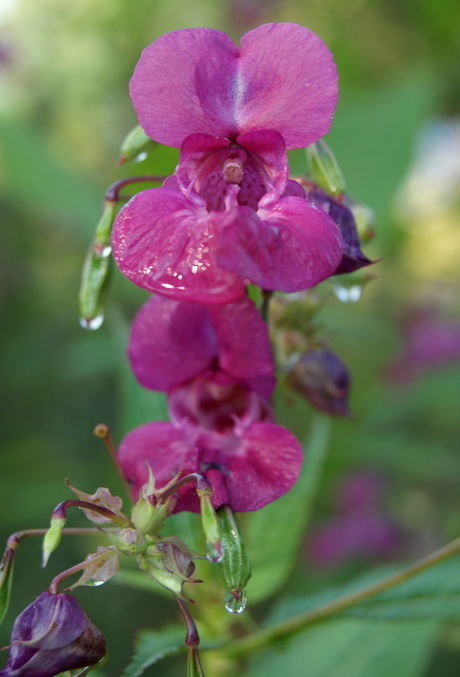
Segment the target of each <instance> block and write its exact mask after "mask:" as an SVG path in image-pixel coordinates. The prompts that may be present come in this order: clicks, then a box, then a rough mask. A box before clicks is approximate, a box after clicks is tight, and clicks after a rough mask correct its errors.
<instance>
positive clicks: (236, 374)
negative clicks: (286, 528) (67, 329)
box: [119, 296, 302, 512]
mask: <svg viewBox="0 0 460 677" xmlns="http://www.w3.org/2000/svg"><path fill="white" fill-rule="evenodd" d="M129 355H130V358H131V363H132V366H133V369H134V373H135V374H136V376H137V378H138V380H139V381H140V383H141V384H142V385H144V386H146V387H148V388H151V389H154V390H163V391H166V392H167V393H168V396H169V411H170V416H171V423H169V422H155V423H148V424H146V425H143V426H141V427H139V428H137V429H135V430H133V431H132V432H130V433H129V434H128V435H127V436H126V437H125V438H124V439H123V441H122V443H121V445H120V449H119V458H120V463H121V465H122V468H123V471H124V473H125V475H126V477H127V478H128V480H129V481H131V482H132V483H133V490H134V492H135V494H137V492H138V490H139V489H140V487H141V486H142V485H143V484H144V483H145V482H146V481H147V475H148V467H147V463H148V464H149V465H150V467H151V468H152V471H153V473H154V475H155V480H156V484H157V487H158V488H161V487H162V486H164V485H165V484H167V483H168V482H169V481H170V480H171V478H172V477H174V476H175V475H177V474H178V473H180V474H181V475H186V474H188V473H193V472H199V473H202V474H205V475H206V476H207V477H208V479H209V480H210V482H211V484H212V488H213V503H214V505H215V507H218V506H220V505H223V504H229V505H231V507H232V508H233V509H234V510H236V511H249V510H257V509H259V508H261V507H263V506H264V505H266V504H267V503H270V502H271V501H274V500H275V499H276V498H279V497H280V496H281V495H283V494H284V493H285V492H286V491H288V490H289V489H290V488H291V486H292V485H293V484H294V483H295V481H296V480H297V477H298V474H299V472H300V467H301V463H302V450H301V447H300V444H299V442H298V441H297V440H296V439H295V437H294V436H293V435H292V434H291V433H290V432H289V431H288V430H286V429H285V428H282V427H281V426H278V425H275V424H274V423H273V422H272V413H271V409H270V406H269V404H268V400H267V398H268V397H269V396H270V394H271V392H272V390H273V388H274V385H275V379H274V376H273V361H272V357H271V353H270V344H269V339H268V335H267V332H266V329H265V324H264V322H263V321H262V319H261V318H260V316H259V314H258V313H257V310H256V308H255V306H254V305H253V304H252V302H251V301H250V300H249V299H247V298H242V299H240V300H239V301H237V302H235V303H231V304H228V305H225V306H217V305H212V306H202V305H200V304H196V303H185V302H178V301H174V300H171V299H167V298H164V297H160V296H155V297H152V299H150V301H149V302H148V303H147V304H146V305H145V306H144V307H143V308H142V309H141V311H140V312H139V314H138V315H137V317H136V319H135V321H134V324H133V329H132V334H131V341H130V347H129ZM181 510H190V511H193V512H199V501H198V499H197V497H196V495H195V491H194V489H193V487H192V486H190V485H186V486H184V487H182V488H181V489H179V491H178V502H177V505H176V511H181Z"/></svg>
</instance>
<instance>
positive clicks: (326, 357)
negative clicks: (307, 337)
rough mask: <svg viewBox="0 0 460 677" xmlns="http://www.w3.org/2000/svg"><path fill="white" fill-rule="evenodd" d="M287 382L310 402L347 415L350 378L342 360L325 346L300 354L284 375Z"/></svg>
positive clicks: (327, 410)
mask: <svg viewBox="0 0 460 677" xmlns="http://www.w3.org/2000/svg"><path fill="white" fill-rule="evenodd" d="M287 381H288V383H289V385H290V386H291V387H292V388H294V390H296V391H297V392H298V393H300V394H301V395H303V396H304V397H305V398H306V399H307V400H308V401H309V402H310V404H311V405H313V406H314V407H315V408H316V409H321V411H326V412H328V413H329V414H333V415H334V416H349V415H350V412H349V410H348V404H347V399H348V391H349V387H350V377H349V374H348V370H347V368H346V367H345V365H344V364H343V362H342V361H341V360H340V359H339V358H338V357H337V355H336V354H335V353H333V352H332V350H329V349H328V348H314V349H313V350H310V351H309V352H308V353H304V354H303V355H302V356H301V357H300V358H299V360H298V361H297V362H296V363H295V365H294V366H293V367H292V369H291V371H290V372H289V373H288V375H287Z"/></svg>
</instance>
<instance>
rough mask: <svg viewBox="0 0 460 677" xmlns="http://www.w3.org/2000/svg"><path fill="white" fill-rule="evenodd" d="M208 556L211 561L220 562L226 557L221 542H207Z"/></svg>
mask: <svg viewBox="0 0 460 677" xmlns="http://www.w3.org/2000/svg"><path fill="white" fill-rule="evenodd" d="M206 558H207V559H208V560H209V561H210V562H215V563H217V564H220V563H221V562H222V560H223V559H224V550H223V548H222V544H221V543H206Z"/></svg>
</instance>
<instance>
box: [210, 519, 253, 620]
mask: <svg viewBox="0 0 460 677" xmlns="http://www.w3.org/2000/svg"><path fill="white" fill-rule="evenodd" d="M217 516H218V518H219V527H220V531H221V534H222V546H223V550H224V556H223V559H222V562H221V564H220V565H219V566H220V570H221V573H222V578H223V579H224V586H225V594H224V601H225V608H226V609H227V611H229V612H230V613H236V614H240V613H241V612H242V611H244V609H245V608H246V585H247V582H248V581H249V579H250V578H251V561H250V559H249V556H248V553H247V550H246V544H245V542H244V539H243V536H242V535H241V532H240V530H239V526H238V522H237V520H236V515H235V513H234V512H233V510H232V509H231V508H230V507H229V506H228V505H223V506H222V507H221V508H219V510H218V511H217Z"/></svg>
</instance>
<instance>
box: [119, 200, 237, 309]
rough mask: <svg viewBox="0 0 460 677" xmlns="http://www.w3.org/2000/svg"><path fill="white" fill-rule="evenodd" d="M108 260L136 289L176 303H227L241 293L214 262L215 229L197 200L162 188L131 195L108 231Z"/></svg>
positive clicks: (234, 278) (229, 275) (231, 275)
mask: <svg viewBox="0 0 460 677" xmlns="http://www.w3.org/2000/svg"><path fill="white" fill-rule="evenodd" d="M112 245H113V253H114V259H115V261H116V263H117V265H118V266H119V268H120V270H121V272H122V273H123V274H124V275H125V276H126V277H127V278H128V279H130V280H132V281H133V282H134V283H135V284H137V285H138V286H139V287H143V288H144V289H148V290H149V291H152V292H158V293H161V294H163V295H166V296H171V297H173V298H178V299H181V300H188V301H198V302H199V303H227V302H229V301H234V300H235V299H237V298H239V297H241V296H242V295H243V294H244V286H243V284H242V283H241V281H240V280H239V279H238V278H237V277H236V275H234V274H232V273H230V272H228V271H225V270H222V269H221V268H219V267H218V266H217V265H216V263H215V247H216V225H215V223H214V220H213V218H212V215H210V214H208V213H207V211H206V209H205V208H204V206H203V203H202V201H201V200H200V198H198V197H197V202H196V203H195V202H192V201H191V200H188V199H187V198H186V197H185V196H184V195H182V193H180V192H177V191H175V190H169V189H167V188H151V189H149V190H144V191H142V192H140V193H138V194H137V195H135V196H134V197H133V198H132V199H131V200H130V201H129V202H128V204H126V205H125V206H124V207H123V209H122V210H121V211H120V213H119V214H118V216H117V218H116V220H115V223H114V228H113V234H112Z"/></svg>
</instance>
